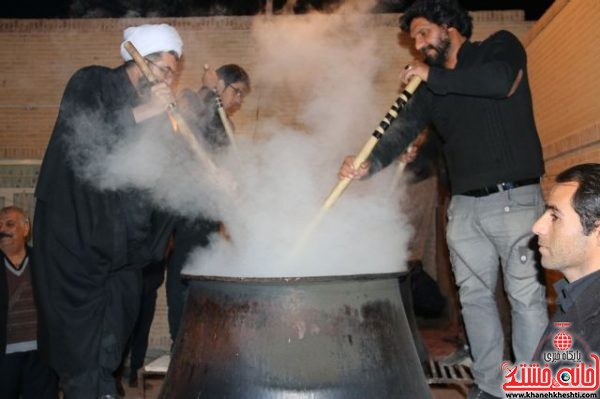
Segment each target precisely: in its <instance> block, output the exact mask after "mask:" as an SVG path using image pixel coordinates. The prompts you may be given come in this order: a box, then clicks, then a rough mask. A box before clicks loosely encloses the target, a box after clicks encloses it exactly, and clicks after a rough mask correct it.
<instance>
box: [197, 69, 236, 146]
mask: <svg viewBox="0 0 600 399" xmlns="http://www.w3.org/2000/svg"><path fill="white" fill-rule="evenodd" d="M208 69H209V65H208V64H204V71H205V72H204V73H206V71H208ZM212 91H213V93H215V96H216V102H217V113H218V114H219V118H220V119H221V123H222V124H223V129H225V134H227V137H228V138H229V143H230V144H231V147H232V148H233V149H234V151H237V145H236V143H235V137H234V136H233V127H232V126H231V122H230V121H229V116H227V112H225V108H223V100H221V96H219V93H217V89H216V88H213V90H212Z"/></svg>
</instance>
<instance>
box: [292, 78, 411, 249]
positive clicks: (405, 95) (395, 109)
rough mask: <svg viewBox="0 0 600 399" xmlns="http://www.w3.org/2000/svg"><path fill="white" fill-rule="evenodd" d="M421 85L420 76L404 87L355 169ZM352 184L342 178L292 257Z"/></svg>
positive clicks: (362, 153)
mask: <svg viewBox="0 0 600 399" xmlns="http://www.w3.org/2000/svg"><path fill="white" fill-rule="evenodd" d="M420 84H421V78H419V77H418V76H414V77H413V78H412V79H411V80H410V81H409V82H408V84H407V85H406V86H405V87H404V90H403V91H402V93H401V94H400V96H399V97H398V98H397V99H396V101H395V102H394V104H392V107H391V108H390V110H389V111H388V112H387V114H385V116H384V118H383V119H382V120H381V122H380V123H379V126H377V128H376V129H375V131H374V132H373V133H372V134H371V137H370V138H369V140H367V142H366V143H365V145H364V146H363V148H362V149H361V150H360V152H359V153H358V155H356V157H355V158H354V162H353V164H352V165H353V166H354V168H355V169H358V168H359V167H360V165H361V164H362V163H363V162H365V161H366V160H367V159H368V158H369V155H371V152H373V149H374V148H375V146H376V145H377V143H378V142H379V140H380V139H381V137H383V135H384V133H385V131H386V130H387V128H388V127H389V126H390V125H391V124H392V121H393V120H394V119H396V118H397V117H398V113H399V112H400V110H401V109H402V108H404V106H405V105H406V103H407V102H408V100H409V99H410V98H411V97H412V95H413V93H414V92H415V90H417V87H419V85H420ZM351 182H352V179H350V178H348V177H344V178H341V179H340V180H339V181H338V183H337V184H336V185H335V187H334V188H333V190H331V193H330V194H329V196H328V197H327V198H326V199H325V202H324V203H323V206H322V207H321V209H320V210H319V212H318V213H317V214H316V215H315V217H314V218H313V219H312V220H311V222H310V223H309V224H308V226H306V228H305V229H304V231H303V233H302V235H301V236H300V239H299V240H298V241H297V242H296V245H295V246H294V249H293V250H292V256H295V255H297V254H298V253H299V252H300V251H301V250H302V249H303V248H304V246H305V245H306V242H307V241H308V239H309V237H310V236H311V235H312V232H313V231H314V230H315V228H316V227H317V226H318V225H319V224H320V222H321V220H322V219H323V217H324V216H325V214H326V213H327V210H328V209H329V208H331V207H332V206H333V204H335V202H336V201H337V200H338V199H339V198H340V196H341V195H342V193H343V192H344V191H345V190H346V188H347V187H348V186H349V185H350V183H351Z"/></svg>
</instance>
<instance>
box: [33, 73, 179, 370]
mask: <svg viewBox="0 0 600 399" xmlns="http://www.w3.org/2000/svg"><path fill="white" fill-rule="evenodd" d="M139 102H140V97H139V95H138V93H137V92H136V90H135V88H134V86H133V85H132V83H131V82H130V80H129V78H128V76H127V73H126V70H125V67H124V66H121V67H119V68H116V69H109V68H105V67H99V66H91V67H86V68H83V69H81V70H79V71H77V72H76V73H75V74H74V75H73V77H72V78H71V79H70V81H69V83H68V85H67V87H66V89H65V92H64V94H63V99H62V102H61V105H60V110H59V114H58V118H57V121H56V125H55V127H54V131H53V132H52V136H51V138H50V143H49V145H48V148H47V150H46V154H45V156H44V161H43V163H42V167H41V170H40V176H39V180H38V184H37V187H36V192H35V195H36V199H37V202H36V212H35V219H34V229H33V231H34V240H35V246H34V256H35V259H36V264H37V265H38V267H37V268H36V271H35V275H34V280H35V282H36V284H37V287H36V288H37V289H38V293H39V300H40V306H41V309H40V310H41V322H42V323H43V324H42V326H41V328H42V332H43V334H44V339H42V340H41V342H40V352H41V353H42V354H43V355H45V357H46V358H47V359H48V360H49V361H50V364H51V365H52V366H53V367H54V368H55V369H56V370H57V371H58V372H59V375H61V374H62V375H63V376H64V375H67V376H72V375H77V374H78V373H82V372H85V371H86V370H93V369H98V368H102V369H111V370H114V369H115V368H116V367H117V366H118V364H119V362H120V360H121V354H122V352H123V349H124V346H125V344H126V341H127V339H128V337H129V335H130V333H131V330H132V328H133V324H134V323H135V320H136V317H137V314H138V308H139V299H140V290H141V284H142V280H141V268H142V267H143V266H144V265H146V264H148V263H150V262H152V261H154V260H158V259H161V258H162V256H163V255H164V249H165V246H166V241H167V236H168V232H169V231H170V226H169V221H168V219H167V218H165V217H164V216H161V215H159V214H158V213H157V212H154V211H153V210H152V209H151V207H150V206H149V205H148V203H147V202H146V201H144V197H143V196H142V195H141V193H140V192H137V191H135V190H126V191H123V190H108V189H106V190H100V189H99V188H97V187H95V185H94V184H93V181H94V176H93V175H90V171H89V170H88V169H86V168H87V166H89V165H90V164H92V163H93V162H95V160H97V157H98V156H102V154H105V153H109V152H110V150H111V146H114V145H116V143H118V142H119V139H120V138H122V137H123V136H124V135H126V134H127V133H128V132H130V131H131V130H132V129H135V128H136V122H135V120H134V118H133V113H132V108H133V107H135V106H136V105H138V104H139ZM90 170H93V169H90Z"/></svg>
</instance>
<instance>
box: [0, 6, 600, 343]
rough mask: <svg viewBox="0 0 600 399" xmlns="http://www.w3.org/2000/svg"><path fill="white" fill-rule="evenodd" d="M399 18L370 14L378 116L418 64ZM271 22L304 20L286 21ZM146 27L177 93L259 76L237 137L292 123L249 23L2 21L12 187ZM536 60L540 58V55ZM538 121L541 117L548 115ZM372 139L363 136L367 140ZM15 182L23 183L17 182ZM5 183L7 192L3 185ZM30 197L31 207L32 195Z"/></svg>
mask: <svg viewBox="0 0 600 399" xmlns="http://www.w3.org/2000/svg"><path fill="white" fill-rule="evenodd" d="M590 1H592V2H594V1H596V0H590ZM398 17H399V15H394V14H387V15H373V16H372V17H370V18H371V19H370V21H369V24H370V27H371V28H372V29H374V30H375V31H376V34H377V37H378V40H379V42H378V46H379V48H380V51H379V54H382V57H381V59H380V62H381V64H382V66H381V68H380V71H381V72H380V73H379V75H378V76H377V77H376V82H375V85H376V89H377V91H378V92H379V93H380V96H379V100H377V101H379V103H378V104H376V105H377V106H378V107H379V108H380V109H381V116H383V114H384V113H385V112H386V111H387V110H388V108H389V105H390V104H391V102H392V101H393V100H394V99H395V98H396V96H397V89H398V73H399V70H400V68H402V66H403V65H405V64H406V63H407V62H408V61H409V60H411V59H412V58H413V57H412V56H411V53H410V51H409V49H408V48H407V47H406V42H405V39H402V38H400V39H399V37H398V32H399V30H398V27H397V25H398ZM256 18H266V17H256ZM273 18H290V19H301V18H306V17H305V16H290V15H286V16H276V17H273ZM473 18H474V25H475V26H474V34H473V39H474V40H480V39H483V38H485V37H487V36H488V35H490V34H491V33H492V32H494V31H496V30H498V29H508V30H510V31H512V32H513V33H515V34H516V35H517V36H519V37H524V36H525V35H526V34H527V32H528V31H529V29H530V28H531V26H532V24H531V23H529V22H526V21H523V13H522V12H520V11H502V12H499V11H482V12H475V13H473ZM149 22H167V23H170V24H172V25H174V26H175V27H176V28H177V30H178V31H179V32H180V34H181V35H182V37H183V40H184V43H185V44H184V52H185V56H184V59H185V61H184V70H183V74H182V77H181V81H180V85H179V86H180V87H196V86H197V85H198V82H199V81H200V78H201V75H202V65H204V63H206V62H208V63H211V64H213V65H217V66H218V65H221V64H224V63H238V64H240V65H242V66H244V67H245V68H246V69H247V70H248V72H249V73H250V75H251V76H252V77H254V84H253V86H254V90H253V94H252V95H251V96H250V97H248V99H247V100H246V102H245V104H244V108H243V109H242V111H240V113H239V114H238V115H236V117H235V123H236V126H237V130H238V131H239V132H240V133H242V134H250V135H255V134H256V133H257V132H260V131H261V129H260V124H261V121H263V120H264V119H265V118H266V117H269V116H273V115H277V116H278V118H279V119H280V120H283V121H286V122H288V123H294V113H293V110H294V109H295V108H297V107H296V106H295V104H294V102H293V101H292V100H290V99H289V98H285V97H284V96H282V95H280V96H278V93H277V92H276V91H273V90H269V92H268V95H261V93H263V92H264V90H265V85H264V83H263V82H261V81H260V78H258V79H257V78H256V76H255V74H254V71H255V69H256V65H257V63H258V62H260V60H258V59H256V55H257V51H256V50H257V49H256V43H254V42H253V38H252V36H251V34H250V28H251V25H252V22H253V18H252V17H211V18H177V19H161V20H160V21H159V20H153V19H132V20H127V19H87V20H20V21H19V20H0V71H2V78H1V79H0V84H1V87H2V93H3V96H2V97H1V98H0V121H1V122H0V142H2V146H0V159H1V160H2V161H3V163H2V165H1V168H0V180H3V179H5V177H6V176H10V178H11V179H13V180H11V181H12V182H13V183H10V184H9V185H17V186H19V185H20V186H21V187H29V190H25V192H26V194H29V193H30V192H31V187H32V181H33V180H35V179H33V180H32V179H31V176H34V177H35V174H36V173H37V170H35V171H33V170H29V169H23V166H22V165H19V162H23V161H22V160H24V159H32V160H33V161H31V162H30V163H29V164H34V165H35V163H36V161H35V160H37V161H38V162H39V159H41V157H42V156H43V153H44V150H45V146H46V144H47V142H48V139H49V136H50V132H51V130H52V126H53V123H54V120H55V118H56V113H57V109H58V104H59V101H60V97H61V95H62V91H63V89H64V86H65V83H66V82H67V80H68V79H69V77H70V76H71V74H72V73H73V72H74V71H75V70H77V69H78V68H80V67H82V66H85V65H90V64H100V65H108V66H116V65H118V64H120V62H121V60H120V58H119V53H118V44H119V43H120V42H121V37H122V36H121V35H122V30H123V29H124V28H125V27H127V26H130V25H137V24H141V23H149ZM596 29H597V28H596ZM578 37H580V36H578ZM535 42H536V41H533V42H532V43H535ZM403 46H404V47H403ZM535 54H536V56H537V52H536V53H535ZM596 76H597V75H596ZM532 80H533V79H532ZM597 81H600V80H597ZM535 82H536V84H537V85H536V89H537V88H538V87H539V86H543V84H542V83H538V81H537V80H536V81H535ZM542 88H543V87H542ZM567 93H568V92H567ZM538 97H539V96H538ZM296 101H297V100H296ZM557 102H558V101H557ZM560 102H561V103H562V102H564V100H563V101H560ZM596 109H597V108H596ZM596 115H597V113H596ZM538 116H540V117H544V116H545V113H543V112H542V113H541V114H538ZM378 122H379V120H374V121H373V127H375V126H376V123H378ZM540 126H542V127H545V126H546V124H545V123H543V121H540ZM569 126H572V124H569ZM369 133H370V132H365V135H368V134H369ZM34 168H35V166H34ZM19 171H20V172H19ZM19 173H20V174H19ZM15 179H16V180H18V182H16V183H15V181H14V180H15ZM6 184H8V183H6ZM6 184H4V185H2V187H6ZM8 189H9V188H6V189H5V191H6V190H8ZM21 191H23V190H21ZM6 192H7V193H8V194H7V196H6V197H2V201H4V202H5V203H7V204H8V203H11V202H13V201H16V200H19V201H21V200H23V198H25V197H23V196H17V197H15V196H14V190H13V191H10V192H9V191H6ZM2 193H3V192H0V195H2ZM17 194H18V193H17ZM15 198H17V199H15ZM26 198H27V199H29V201H30V200H31V196H30V194H29V196H28V197H26ZM150 345H151V346H154V347H160V348H165V349H168V347H169V345H170V341H169V337H168V328H167V323H166V303H165V297H164V290H163V289H161V292H160V293H159V300H158V305H157V311H156V317H155V322H154V324H153V327H152V332H151V336H150Z"/></svg>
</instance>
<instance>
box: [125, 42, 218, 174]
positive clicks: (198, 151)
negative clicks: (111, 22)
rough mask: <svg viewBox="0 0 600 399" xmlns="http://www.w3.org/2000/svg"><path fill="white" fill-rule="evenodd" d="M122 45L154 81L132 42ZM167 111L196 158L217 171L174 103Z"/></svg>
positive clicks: (148, 77) (210, 169) (149, 78)
mask: <svg viewBox="0 0 600 399" xmlns="http://www.w3.org/2000/svg"><path fill="white" fill-rule="evenodd" d="M123 47H125V50H127V52H128V53H129V55H131V58H133V61H135V63H136V65H137V66H138V68H140V70H141V71H142V73H143V74H144V76H145V77H146V79H148V80H149V81H150V83H154V82H156V77H155V76H154V74H153V73H152V71H151V70H150V67H149V66H148V64H147V63H146V60H145V59H144V57H142V55H141V54H140V53H139V51H138V50H137V49H136V48H135V46H134V45H133V43H131V42H129V41H128V42H125V44H124V45H123ZM167 113H168V114H169V118H171V120H172V121H174V125H175V127H176V129H175V131H176V132H177V133H179V134H180V135H181V136H182V137H183V138H184V140H185V141H186V142H187V143H188V144H189V146H190V149H191V150H192V152H193V153H194V155H195V156H196V158H197V159H198V160H199V161H200V163H202V165H203V166H204V167H206V168H207V169H208V170H209V171H210V172H211V173H217V172H218V168H217V166H216V165H215V164H214V162H213V161H212V160H211V158H210V155H209V154H208V152H207V151H206V150H205V149H204V148H203V147H202V146H201V145H200V143H199V142H198V140H197V139H196V136H195V135H194V133H193V132H192V129H190V126H189V125H188V123H187V121H186V120H185V119H184V118H183V115H181V112H179V110H178V109H177V106H176V104H175V103H172V104H169V107H168V109H167Z"/></svg>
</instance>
